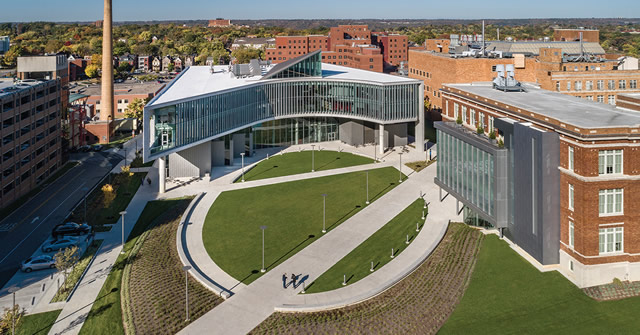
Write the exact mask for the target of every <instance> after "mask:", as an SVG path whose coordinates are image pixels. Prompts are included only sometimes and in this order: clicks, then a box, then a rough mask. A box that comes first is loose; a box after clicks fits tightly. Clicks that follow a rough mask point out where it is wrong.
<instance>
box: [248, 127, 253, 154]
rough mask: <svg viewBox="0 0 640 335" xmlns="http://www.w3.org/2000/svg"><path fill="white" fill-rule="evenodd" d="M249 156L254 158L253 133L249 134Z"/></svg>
mask: <svg viewBox="0 0 640 335" xmlns="http://www.w3.org/2000/svg"><path fill="white" fill-rule="evenodd" d="M249 156H253V132H251V133H249Z"/></svg>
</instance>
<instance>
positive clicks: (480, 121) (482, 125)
mask: <svg viewBox="0 0 640 335" xmlns="http://www.w3.org/2000/svg"><path fill="white" fill-rule="evenodd" d="M479 118H480V120H479V123H480V127H481V128H482V129H484V113H479Z"/></svg>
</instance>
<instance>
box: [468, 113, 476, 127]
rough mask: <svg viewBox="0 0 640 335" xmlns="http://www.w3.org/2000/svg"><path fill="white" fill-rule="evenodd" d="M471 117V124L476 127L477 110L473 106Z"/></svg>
mask: <svg viewBox="0 0 640 335" xmlns="http://www.w3.org/2000/svg"><path fill="white" fill-rule="evenodd" d="M469 118H470V119H471V120H470V121H469V124H470V125H472V126H474V127H475V126H476V110H475V109H473V108H471V109H470V110H469Z"/></svg>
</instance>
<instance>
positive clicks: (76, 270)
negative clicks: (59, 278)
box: [51, 240, 102, 302]
mask: <svg viewBox="0 0 640 335" xmlns="http://www.w3.org/2000/svg"><path fill="white" fill-rule="evenodd" d="M101 244H102V240H94V241H92V242H91V244H90V245H89V246H88V247H87V250H85V251H84V254H83V255H82V257H80V259H79V260H78V263H76V265H75V266H74V267H73V269H72V270H71V271H69V273H68V275H67V280H65V281H64V283H63V284H62V286H60V289H59V290H58V292H56V295H54V296H53V299H51V302H58V301H64V300H67V298H69V294H71V291H72V290H73V288H74V287H75V286H76V283H77V282H78V280H80V276H82V274H83V273H84V270H85V269H86V268H87V266H89V262H91V260H92V259H93V256H94V255H95V254H96V252H97V251H98V249H99V248H100V245H101Z"/></svg>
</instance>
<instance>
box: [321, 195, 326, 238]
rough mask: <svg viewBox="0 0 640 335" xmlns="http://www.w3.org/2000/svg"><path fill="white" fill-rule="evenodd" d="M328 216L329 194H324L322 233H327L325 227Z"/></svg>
mask: <svg viewBox="0 0 640 335" xmlns="http://www.w3.org/2000/svg"><path fill="white" fill-rule="evenodd" d="M326 218H327V194H326V193H323V194H322V233H323V234H324V233H326V232H327V229H326V228H325V227H326V225H325V222H326Z"/></svg>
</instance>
